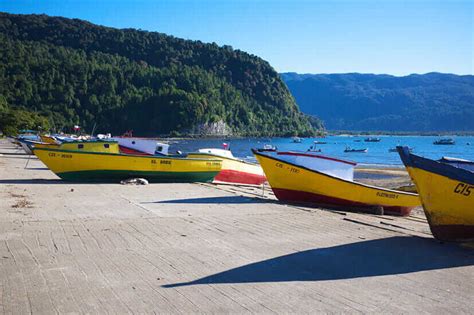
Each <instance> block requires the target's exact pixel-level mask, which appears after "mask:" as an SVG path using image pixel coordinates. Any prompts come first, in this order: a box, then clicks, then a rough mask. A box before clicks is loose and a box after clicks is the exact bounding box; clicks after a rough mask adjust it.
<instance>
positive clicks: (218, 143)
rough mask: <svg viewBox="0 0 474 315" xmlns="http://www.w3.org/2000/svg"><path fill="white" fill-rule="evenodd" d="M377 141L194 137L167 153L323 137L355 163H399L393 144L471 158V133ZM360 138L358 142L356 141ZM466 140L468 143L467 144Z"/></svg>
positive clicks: (236, 150)
mask: <svg viewBox="0 0 474 315" xmlns="http://www.w3.org/2000/svg"><path fill="white" fill-rule="evenodd" d="M377 137H378V138H380V139H381V141H380V142H364V139H365V138H366V137H364V136H328V137H326V138H302V142H301V143H293V142H292V139H291V138H245V139H196V140H178V141H176V142H173V143H172V144H171V147H170V153H171V152H174V151H176V150H181V151H183V152H190V151H195V150H197V149H200V148H221V147H222V143H223V142H226V143H229V144H230V149H231V150H232V152H233V154H234V156H236V157H240V158H244V159H246V160H253V161H255V158H254V157H253V156H252V152H251V151H250V149H251V148H261V147H263V145H265V144H271V145H274V146H276V147H277V148H278V150H298V151H306V150H307V149H308V148H309V147H310V146H311V145H314V144H313V142H314V141H324V142H327V144H321V145H316V147H317V148H320V149H321V150H322V154H327V155H330V156H334V157H338V158H342V159H346V160H351V161H355V162H357V163H359V164H375V165H380V166H383V165H387V166H395V165H397V166H401V165H402V162H401V161H400V157H399V156H398V153H396V152H389V149H390V148H394V147H396V146H397V145H407V146H409V147H411V148H413V153H414V154H417V155H421V156H424V157H428V158H432V159H439V158H441V157H443V156H449V157H457V158H463V159H468V160H472V161H474V137H473V136H469V137H467V136H453V137H450V138H452V139H454V140H455V141H456V144H455V145H434V144H433V141H435V140H437V139H439V138H440V137H433V136H377ZM357 140H360V142H357ZM468 144H470V145H468ZM346 146H350V147H351V148H354V149H363V148H367V149H368V153H344V149H345V147H346Z"/></svg>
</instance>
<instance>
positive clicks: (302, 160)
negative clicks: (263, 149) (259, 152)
mask: <svg viewBox="0 0 474 315" xmlns="http://www.w3.org/2000/svg"><path fill="white" fill-rule="evenodd" d="M274 154H275V156H277V158H278V159H281V160H284V161H286V162H289V163H291V164H296V165H300V166H303V167H306V168H308V169H310V170H313V171H318V172H321V173H325V174H328V175H331V176H334V177H338V178H342V179H345V180H350V181H352V180H354V167H355V166H356V165H357V163H355V162H352V161H347V160H341V159H337V158H334V157H330V156H326V155H321V154H317V153H315V152H311V151H308V152H299V151H288V152H275V153H274Z"/></svg>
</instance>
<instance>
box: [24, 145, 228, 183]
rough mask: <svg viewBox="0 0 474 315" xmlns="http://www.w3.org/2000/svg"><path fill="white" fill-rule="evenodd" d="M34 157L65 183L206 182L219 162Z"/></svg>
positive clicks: (43, 152) (66, 154) (58, 154)
mask: <svg viewBox="0 0 474 315" xmlns="http://www.w3.org/2000/svg"><path fill="white" fill-rule="evenodd" d="M33 152H34V154H35V155H36V156H37V157H38V158H39V159H40V160H41V161H42V162H43V163H44V164H46V166H47V167H48V168H49V169H50V170H51V171H53V172H54V173H55V174H56V175H57V176H59V177H60V178H62V179H64V180H68V181H96V182H118V181H120V180H123V179H128V178H131V177H143V178H146V179H147V180H149V181H150V182H208V181H212V179H213V178H214V177H215V176H216V175H217V174H218V173H219V171H220V170H221V167H222V160H218V159H192V158H186V157H167V156H143V155H127V154H117V153H103V152H84V151H77V150H58V149H47V148H35V149H34V150H33Z"/></svg>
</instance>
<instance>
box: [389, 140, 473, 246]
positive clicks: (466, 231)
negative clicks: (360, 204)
mask: <svg viewBox="0 0 474 315" xmlns="http://www.w3.org/2000/svg"><path fill="white" fill-rule="evenodd" d="M398 152H399V154H400V157H401V159H402V161H403V164H405V167H406V168H407V170H408V173H409V174H410V177H411V179H412V180H413V182H414V183H415V185H416V188H417V190H418V193H419V194H420V198H421V201H422V204H423V209H424V211H425V214H426V217H427V219H428V223H429V225H430V229H431V232H432V233H433V235H434V237H435V238H437V239H439V240H443V241H463V240H473V239H474V162H471V161H466V160H460V159H452V158H444V159H441V160H439V161H434V160H431V159H427V158H423V157H420V156H417V155H414V154H412V153H410V152H409V151H408V150H407V148H406V147H399V148H398Z"/></svg>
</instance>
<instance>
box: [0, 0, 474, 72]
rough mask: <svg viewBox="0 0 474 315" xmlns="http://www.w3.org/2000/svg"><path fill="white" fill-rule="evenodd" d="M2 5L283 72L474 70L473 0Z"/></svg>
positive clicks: (6, 1)
mask: <svg viewBox="0 0 474 315" xmlns="http://www.w3.org/2000/svg"><path fill="white" fill-rule="evenodd" d="M0 11H4V12H10V13H45V14H48V15H55V16H65V17H71V18H80V19H84V20H88V21H91V22H93V23H97V24H101V25H106V26H112V27H118V28H129V27H132V28H140V29H143V30H149V31H158V32H162V33H166V34H170V35H174V36H177V37H181V38H187V39H195V40H197V39H199V40H201V41H204V42H216V43H218V44H219V45H224V44H225V45H231V46H233V47H234V48H238V49H241V50H244V51H247V52H249V53H252V54H255V55H258V56H260V57H262V58H263V59H265V60H267V61H269V62H270V64H271V65H272V66H273V67H274V68H275V69H276V70H277V71H279V72H287V71H295V72H300V73H345V72H363V73H388V74H394V75H406V74H410V73H426V72H431V71H437V72H449V73H456V74H473V73H474V22H473V20H474V17H473V15H474V0H471V1H449V0H445V1H426V0H425V1H384V0H379V1H368V0H366V1H310V0H287V1H283V0H273V1H270V0H234V1H231V0H201V1H197V0H196V1H192V0H188V1H185V0H175V1H172V0H155V1H152V0H128V1H126V0H114V1H112V0H94V1H90V0H86V1H79V0H60V1H57V0H51V1H47V0H31V1H24V0H0Z"/></svg>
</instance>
